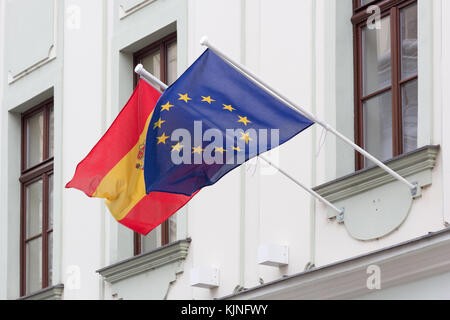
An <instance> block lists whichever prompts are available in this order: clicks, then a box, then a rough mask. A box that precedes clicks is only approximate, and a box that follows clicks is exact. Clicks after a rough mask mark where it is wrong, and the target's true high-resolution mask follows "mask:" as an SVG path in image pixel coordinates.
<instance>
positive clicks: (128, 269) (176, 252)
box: [97, 238, 191, 283]
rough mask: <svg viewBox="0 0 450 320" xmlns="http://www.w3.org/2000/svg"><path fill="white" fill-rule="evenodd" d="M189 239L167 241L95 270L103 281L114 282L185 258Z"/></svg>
mask: <svg viewBox="0 0 450 320" xmlns="http://www.w3.org/2000/svg"><path fill="white" fill-rule="evenodd" d="M190 243H191V239H189V238H188V239H186V240H180V241H177V242H174V243H169V244H168V245H165V246H163V247H160V248H157V249H155V250H152V251H150V252H146V253H143V254H140V255H138V256H135V257H132V258H130V259H126V260H123V261H120V262H118V263H115V264H113V265H110V266H108V267H105V268H102V269H100V270H97V273H99V274H100V275H101V276H102V277H103V278H104V279H105V281H107V282H109V283H115V282H117V281H120V280H123V279H126V278H128V277H132V276H134V275H137V274H140V273H142V272H146V271H149V270H153V269H156V268H159V267H162V266H164V265H167V264H169V263H173V262H176V261H179V260H184V259H186V257H187V255H188V249H189V246H190Z"/></svg>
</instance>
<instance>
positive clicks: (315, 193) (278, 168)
mask: <svg viewBox="0 0 450 320" xmlns="http://www.w3.org/2000/svg"><path fill="white" fill-rule="evenodd" d="M259 158H261V159H263V160H264V161H265V162H267V163H268V164H269V165H270V166H272V167H274V168H275V169H277V170H278V171H280V173H282V174H283V175H284V176H286V177H287V178H289V179H290V180H291V181H292V182H294V183H295V184H296V185H298V186H299V187H301V188H303V190H305V191H306V192H308V193H309V194H310V195H312V196H313V197H316V198H317V199H318V200H319V201H321V202H322V203H324V204H326V205H327V206H329V207H330V208H331V209H333V210H335V211H336V212H337V213H338V214H342V213H344V209H338V208H337V207H336V206H335V205H333V204H331V203H330V202H329V201H328V200H327V199H325V198H324V197H322V196H321V195H320V194H318V193H317V192H315V191H314V190H312V189H311V188H308V187H306V186H305V185H303V184H301V183H300V182H299V181H298V180H296V179H295V178H293V177H292V176H291V175H290V174H289V173H287V172H286V171H284V170H283V169H281V168H280V167H278V166H277V165H275V164H274V163H273V162H272V161H270V160H268V159H267V158H266V157H264V156H262V155H259Z"/></svg>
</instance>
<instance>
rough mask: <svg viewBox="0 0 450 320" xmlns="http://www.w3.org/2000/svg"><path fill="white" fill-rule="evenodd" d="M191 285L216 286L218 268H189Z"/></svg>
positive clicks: (208, 287)
mask: <svg viewBox="0 0 450 320" xmlns="http://www.w3.org/2000/svg"><path fill="white" fill-rule="evenodd" d="M191 286H192V287H197V288H207V289H211V288H216V287H218V286H219V269H218V268H214V267H197V268H193V269H191Z"/></svg>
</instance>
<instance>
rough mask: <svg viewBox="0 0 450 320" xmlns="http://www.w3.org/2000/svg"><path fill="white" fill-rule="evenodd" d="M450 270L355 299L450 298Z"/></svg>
mask: <svg viewBox="0 0 450 320" xmlns="http://www.w3.org/2000/svg"><path fill="white" fill-rule="evenodd" d="M449 299H450V272H447V273H443V274H440V275H437V276H434V277H428V278H425V279H421V280H417V281H412V282H410V283H407V284H404V285H400V286H395V287H391V288H386V289H384V288H383V287H382V288H381V290H374V291H373V292H371V293H368V294H366V295H363V296H360V297H357V298H355V300H449Z"/></svg>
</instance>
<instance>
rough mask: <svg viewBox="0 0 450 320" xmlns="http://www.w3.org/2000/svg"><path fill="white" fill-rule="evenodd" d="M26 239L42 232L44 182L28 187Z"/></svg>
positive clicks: (40, 181)
mask: <svg viewBox="0 0 450 320" xmlns="http://www.w3.org/2000/svg"><path fill="white" fill-rule="evenodd" d="M25 192H26V201H27V206H26V210H27V212H26V224H27V226H26V227H27V232H26V237H27V238H31V237H32V236H35V235H37V234H39V233H41V231H42V180H39V181H37V182H34V183H32V184H30V185H28V186H27V187H26V191H25Z"/></svg>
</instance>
